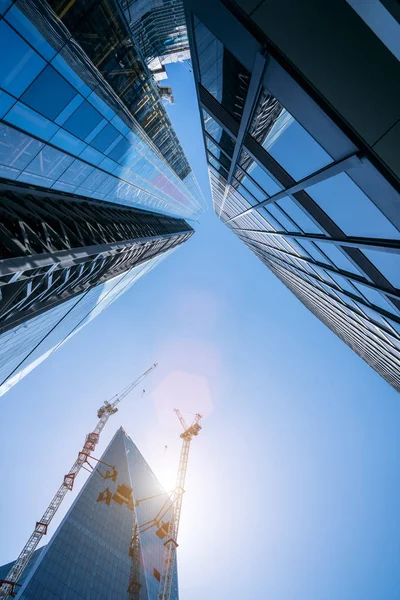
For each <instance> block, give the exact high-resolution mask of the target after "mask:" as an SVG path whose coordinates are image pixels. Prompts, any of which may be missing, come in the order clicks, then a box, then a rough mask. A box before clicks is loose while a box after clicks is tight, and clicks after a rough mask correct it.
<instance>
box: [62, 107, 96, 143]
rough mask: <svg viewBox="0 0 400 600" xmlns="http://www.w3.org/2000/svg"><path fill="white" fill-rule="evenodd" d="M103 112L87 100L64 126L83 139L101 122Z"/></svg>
mask: <svg viewBox="0 0 400 600" xmlns="http://www.w3.org/2000/svg"><path fill="white" fill-rule="evenodd" d="M101 120H102V116H101V114H100V113H99V112H98V111H97V110H96V109H95V108H93V106H92V105H91V104H89V102H87V101H86V100H85V101H84V102H82V104H81V105H80V106H79V107H78V108H77V109H76V110H75V112H74V113H72V115H71V116H70V117H69V119H67V121H66V122H65V123H64V125H63V127H64V129H66V130H67V131H69V132H70V133H73V134H74V135H76V136H77V137H78V138H81V139H82V140H84V139H85V137H86V136H87V135H89V133H90V132H91V131H93V129H94V128H95V127H96V125H98V124H99V123H100V121H101Z"/></svg>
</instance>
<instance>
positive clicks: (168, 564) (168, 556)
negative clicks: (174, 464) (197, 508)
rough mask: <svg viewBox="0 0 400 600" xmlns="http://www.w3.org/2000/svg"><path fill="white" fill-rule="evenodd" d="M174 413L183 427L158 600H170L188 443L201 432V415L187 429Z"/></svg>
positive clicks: (180, 417) (177, 412) (179, 415)
mask: <svg viewBox="0 0 400 600" xmlns="http://www.w3.org/2000/svg"><path fill="white" fill-rule="evenodd" d="M175 412H176V414H177V415H178V418H179V420H180V422H181V425H182V427H183V430H184V431H183V433H181V438H182V450H181V456H180V459H179V467H178V475H177V478H176V486H175V490H174V491H173V492H172V496H171V505H172V508H171V513H172V514H171V519H170V521H169V526H168V539H167V541H166V542H165V543H164V559H163V570H162V573H161V577H160V587H159V590H158V600H170V596H171V586H172V577H173V573H174V566H175V561H176V549H177V547H178V542H177V539H178V530H179V521H180V518H181V509H182V496H183V493H184V491H185V479H186V471H187V466H188V459H189V450H190V442H191V441H192V439H193V437H195V436H197V435H199V432H200V430H201V425H200V420H201V415H200V414H196V416H195V418H194V421H193V423H192V424H191V425H190V427H188V426H187V425H186V423H185V421H184V419H183V417H182V415H181V413H180V411H179V410H178V409H177V408H175Z"/></svg>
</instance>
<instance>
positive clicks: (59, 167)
mask: <svg viewBox="0 0 400 600" xmlns="http://www.w3.org/2000/svg"><path fill="white" fill-rule="evenodd" d="M73 160H74V159H73V158H72V157H71V156H68V155H67V154H64V152H60V151H59V150H56V149H55V148H51V147H49V146H45V147H44V148H43V150H41V151H40V152H39V154H38V155H37V156H36V157H35V158H34V159H33V161H32V162H31V163H30V164H29V165H28V166H27V168H26V172H27V173H34V174H35V175H44V176H46V177H50V178H51V179H52V180H53V181H54V180H56V179H58V178H59V177H60V175H62V173H64V171H65V170H66V169H67V168H68V167H69V165H70V164H71V163H72V162H73Z"/></svg>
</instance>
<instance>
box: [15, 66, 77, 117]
mask: <svg viewBox="0 0 400 600" xmlns="http://www.w3.org/2000/svg"><path fill="white" fill-rule="evenodd" d="M74 96H76V90H75V88H73V87H72V85H70V84H69V83H68V82H67V81H66V80H65V79H64V78H63V77H61V75H59V74H58V73H57V71H56V70H55V69H53V67H51V66H47V67H46V68H45V69H44V71H43V72H42V73H41V74H40V75H39V77H37V78H36V79H35V81H34V82H33V83H32V84H31V85H30V86H29V88H28V89H27V90H26V92H25V94H24V95H23V96H22V97H21V100H22V101H23V102H24V103H25V104H27V105H28V106H30V107H31V108H33V109H34V110H37V112H39V113H40V114H42V115H44V116H45V117H47V118H48V119H52V120H53V119H55V118H56V117H57V115H59V114H60V112H61V111H62V110H63V109H64V108H65V107H66V106H67V104H69V103H70V102H71V100H72V98H74Z"/></svg>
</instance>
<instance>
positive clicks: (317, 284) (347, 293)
mask: <svg viewBox="0 0 400 600" xmlns="http://www.w3.org/2000/svg"><path fill="white" fill-rule="evenodd" d="M354 4H356V3H354ZM376 4H379V3H376ZM385 4H387V6H388V10H390V6H391V4H390V3H385ZM184 5H185V9H186V17H187V26H188V36H189V41H190V48H191V57H192V65H193V71H194V75H195V80H196V87H197V93H198V101H199V108H200V114H201V120H202V125H203V135H204V144H205V148H206V153H207V160H208V166H209V176H210V183H211V189H212V194H213V201H214V210H215V213H216V214H217V216H218V217H219V218H220V219H221V220H222V221H223V222H224V223H225V224H226V225H227V226H228V227H229V228H230V229H231V230H232V231H233V232H234V233H235V234H236V235H237V236H238V237H239V239H240V240H242V241H243V243H244V244H246V245H247V246H248V248H250V249H251V250H252V251H253V252H254V254H255V255H256V256H257V257H258V258H259V259H260V260H261V261H262V262H264V263H265V265H266V266H267V267H268V268H269V269H271V271H272V272H273V273H275V274H276V275H277V276H278V277H279V278H280V279H281V281H282V282H283V283H284V284H285V285H286V286H287V287H288V288H289V289H290V290H291V291H292V292H293V293H294V294H295V295H296V296H297V297H298V298H299V300H300V301H301V302H302V303H303V304H304V305H305V306H306V307H307V308H308V309H309V310H311V311H312V312H313V313H314V314H315V315H316V316H317V317H318V318H319V319H321V320H322V321H323V322H324V323H325V324H326V325H327V326H328V327H329V328H330V329H331V330H332V331H333V332H335V333H336V334H337V335H338V336H339V337H340V338H341V339H342V340H343V341H345V342H346V343H347V344H348V345H349V346H350V347H351V348H352V349H353V350H355V352H357V353H358V354H359V356H361V357H362V358H363V359H364V360H366V361H367V362H368V363H369V364H370V365H371V366H372V367H373V368H374V369H375V370H376V371H377V372H378V373H379V374H380V375H382V377H384V378H385V379H386V381H388V382H389V383H390V384H391V385H392V386H393V387H394V388H395V389H397V390H399V391H400V291H399V288H400V195H399V190H400V185H399V182H400V162H399V156H400V154H399V142H400V138H399V135H400V127H399V118H400V112H399V110H400V109H399V106H400V105H399V102H398V98H399V93H400V88H399V82H400V64H399V62H398V60H397V59H396V57H395V55H394V48H393V46H392V45H391V42H393V41H394V40H387V39H379V37H377V36H376V34H375V33H374V32H373V31H372V30H371V29H369V27H368V26H367V24H366V22H364V20H363V19H362V18H361V17H360V16H359V14H357V12H355V10H353V8H352V7H351V5H350V3H347V2H333V3H321V2H318V1H316V0H300V1H296V2H293V1H292V0H283V1H282V0H279V1H277V0H276V1H274V0H273V1H272V2H271V1H269V0H264V1H253V0H237V1H236V2H235V1H233V0H185V1H184ZM364 12H366V11H364ZM395 13H396V11H395V10H394V7H393V19H392V20H393V23H392V25H393V27H397V32H398V35H397V40H398V39H399V36H400V25H399V24H398V23H397V22H396V21H395V16H396V15H395ZM389 16H390V15H389V13H388V18H389ZM366 18H367V17H366Z"/></svg>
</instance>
